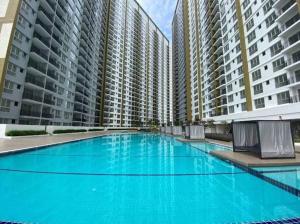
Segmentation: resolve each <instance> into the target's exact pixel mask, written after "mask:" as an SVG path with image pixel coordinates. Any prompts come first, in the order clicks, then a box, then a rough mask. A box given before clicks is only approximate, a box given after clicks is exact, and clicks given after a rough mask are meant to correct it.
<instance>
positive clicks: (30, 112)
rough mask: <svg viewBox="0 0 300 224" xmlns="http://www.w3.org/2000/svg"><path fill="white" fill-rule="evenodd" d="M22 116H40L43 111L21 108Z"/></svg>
mask: <svg viewBox="0 0 300 224" xmlns="http://www.w3.org/2000/svg"><path fill="white" fill-rule="evenodd" d="M20 115H21V116H30V117H40V115H41V112H40V111H35V110H26V109H21V113H20Z"/></svg>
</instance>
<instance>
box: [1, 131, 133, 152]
mask: <svg viewBox="0 0 300 224" xmlns="http://www.w3.org/2000/svg"><path fill="white" fill-rule="evenodd" d="M126 132H127V133H128V132H135V131H126ZM113 133H124V132H120V131H95V132H84V133H70V134H59V135H43V136H28V137H14V138H11V139H0V155H1V154H11V153H16V152H20V151H27V150H32V149H34V148H38V147H45V146H51V145H57V144H63V143H67V142H74V141H80V140H85V139H90V138H96V137H100V136H105V135H110V134H113Z"/></svg>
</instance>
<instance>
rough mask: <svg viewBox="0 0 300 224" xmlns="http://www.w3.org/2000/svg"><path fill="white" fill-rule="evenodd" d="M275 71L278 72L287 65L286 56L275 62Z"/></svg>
mask: <svg viewBox="0 0 300 224" xmlns="http://www.w3.org/2000/svg"><path fill="white" fill-rule="evenodd" d="M272 64H273V71H274V72H277V71H279V70H281V69H283V68H284V67H285V66H286V62H285V61H284V57H282V58H279V59H277V60H276V61H274V62H273V63H272Z"/></svg>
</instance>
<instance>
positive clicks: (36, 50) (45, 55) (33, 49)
mask: <svg viewBox="0 0 300 224" xmlns="http://www.w3.org/2000/svg"><path fill="white" fill-rule="evenodd" d="M31 52H34V53H36V54H38V55H39V56H41V57H42V58H44V59H46V60H48V51H47V50H41V49H39V48H37V47H35V46H32V47H31Z"/></svg>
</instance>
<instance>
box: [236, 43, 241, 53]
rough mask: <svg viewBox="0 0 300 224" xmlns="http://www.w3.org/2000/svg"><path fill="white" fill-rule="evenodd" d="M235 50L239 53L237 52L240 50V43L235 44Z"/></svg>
mask: <svg viewBox="0 0 300 224" xmlns="http://www.w3.org/2000/svg"><path fill="white" fill-rule="evenodd" d="M235 51H236V53H239V52H240V51H241V46H240V44H238V45H236V47H235Z"/></svg>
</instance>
